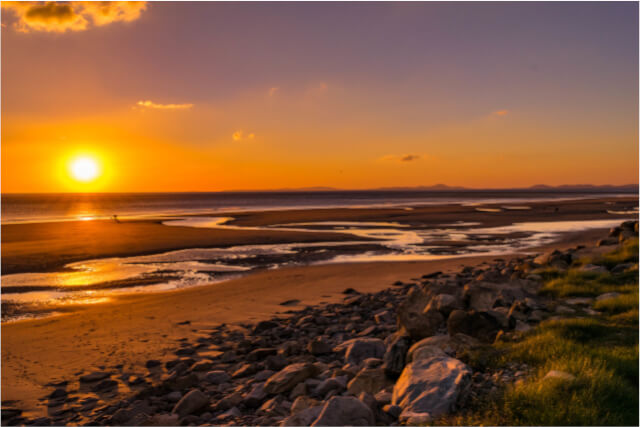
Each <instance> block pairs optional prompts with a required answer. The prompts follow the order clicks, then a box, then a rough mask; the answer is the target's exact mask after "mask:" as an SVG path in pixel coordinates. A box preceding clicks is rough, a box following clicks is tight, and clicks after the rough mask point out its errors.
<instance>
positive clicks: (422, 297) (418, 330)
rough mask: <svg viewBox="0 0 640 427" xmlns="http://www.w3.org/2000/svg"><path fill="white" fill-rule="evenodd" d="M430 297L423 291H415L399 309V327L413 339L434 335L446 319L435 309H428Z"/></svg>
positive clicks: (410, 293)
mask: <svg viewBox="0 0 640 427" xmlns="http://www.w3.org/2000/svg"><path fill="white" fill-rule="evenodd" d="M429 300H430V298H429V296H428V295H427V293H426V292H425V291H423V290H421V289H417V288H416V289H413V290H412V291H411V292H409V294H408V295H407V298H406V299H405V300H404V301H403V302H402V303H401V304H400V305H399V307H398V326H399V327H400V328H401V329H402V330H403V331H405V332H406V333H407V334H408V335H409V336H410V337H411V338H413V339H416V340H417V339H422V338H425V337H428V336H431V335H434V334H435V333H436V332H437V330H438V328H439V327H440V325H441V324H442V323H443V322H444V317H443V316H442V314H440V312H439V311H438V310H436V309H435V308H428V309H427V310H425V308H427V305H428V303H429Z"/></svg>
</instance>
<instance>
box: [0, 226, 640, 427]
mask: <svg viewBox="0 0 640 427" xmlns="http://www.w3.org/2000/svg"><path fill="white" fill-rule="evenodd" d="M637 236H638V222H637V221H627V222H624V223H622V224H621V226H620V227H616V228H614V229H612V230H611V232H610V233H609V236H608V237H606V238H604V239H603V240H601V241H600V242H598V246H599V247H595V248H594V247H575V248H571V249H568V250H565V251H557V250H556V251H553V252H549V253H545V254H542V255H539V256H533V255H531V256H520V257H517V258H511V259H509V260H502V261H496V262H495V263H492V264H490V265H489V264H486V265H483V266H480V267H476V268H472V267H465V268H464V269H462V270H461V271H459V272H457V273H455V274H442V273H434V274H429V275H425V276H423V277H422V278H420V279H419V280H416V281H414V282H412V283H402V282H396V283H394V284H393V285H392V286H390V287H389V288H388V289H386V290H384V291H381V292H377V293H366V294H365V293H359V292H357V291H355V290H353V289H350V288H347V289H345V290H344V300H343V302H341V303H338V304H325V305H318V306H311V307H306V308H304V309H303V310H291V311H289V312H287V313H285V314H284V315H282V316H278V317H274V318H272V319H270V320H266V321H261V322H259V323H256V324H234V325H225V324H222V325H219V326H218V327H216V328H214V329H211V330H199V331H196V332H197V335H198V337H197V338H196V339H195V340H188V339H186V338H185V339H184V340H183V341H182V342H181V343H180V345H179V346H178V347H177V348H176V349H175V357H174V358H172V359H171V360H164V361H161V360H148V361H147V363H146V371H142V370H141V371H138V372H132V371H129V370H127V369H125V368H124V367H123V366H119V367H116V368H115V369H113V370H108V369H105V370H102V371H96V372H92V373H89V374H84V375H81V376H78V378H77V379H76V380H75V381H69V382H67V381H65V382H61V383H56V384H50V389H49V390H47V391H46V396H45V397H44V399H46V400H47V405H48V408H49V411H48V412H49V413H48V416H46V417H42V418H37V419H29V418H26V417H23V416H22V413H21V411H20V410H19V409H17V408H15V407H9V406H6V405H5V404H4V402H3V409H2V424H3V425H21V424H25V425H60V424H67V425H68V424H72V425H74V424H75V425H220V424H227V425H284V426H288V425H291V426H293V425H405V424H425V423H430V422H433V421H436V420H438V419H439V417H442V416H446V415H447V414H451V413H455V412H456V411H462V410H464V409H465V408H466V407H467V406H468V404H469V402H471V401H473V400H474V399H476V398H477V397H478V396H488V395H490V394H491V393H494V392H496V391H497V390H498V389H499V388H501V387H504V386H505V385H507V384H511V383H517V382H518V381H525V380H526V378H527V377H528V376H529V375H530V374H531V371H530V368H529V366H527V365H526V364H512V365H510V366H508V367H507V368H506V369H505V368H500V369H493V368H491V367H490V366H487V367H485V368H483V369H477V368H474V366H473V365H474V364H473V363H470V361H469V360H470V359H471V358H473V357H477V353H482V352H488V351H490V348H491V345H492V344H494V343H496V342H508V341H510V340H515V339H517V338H518V337H519V336H521V335H522V334H526V333H527V332H528V331H530V330H531V329H533V328H536V326H537V325H538V324H539V323H540V322H543V321H545V320H548V319H554V318H565V317H575V316H585V317H589V316H599V315H600V312H598V311H596V310H595V309H594V308H593V303H594V302H595V301H603V300H606V299H607V298H615V297H616V296H617V295H613V294H612V293H609V294H603V295H599V296H597V297H596V298H594V299H591V298H554V297H552V296H550V295H548V294H545V293H544V292H540V291H541V287H542V286H543V283H544V273H545V271H546V269H548V268H553V269H555V270H559V271H562V270H567V269H569V268H576V269H580V270H581V271H588V272H594V273H597V272H603V271H605V272H610V273H612V274H617V273H622V272H628V271H634V269H635V271H637V263H620V264H617V265H613V266H610V267H606V266H602V265H594V264H589V263H584V262H582V261H581V262H579V263H578V260H584V259H587V258H588V257H589V256H590V255H592V254H593V253H597V252H598V251H602V250H604V249H606V248H609V250H610V249H611V248H612V247H614V246H615V245H618V244H620V243H623V242H625V241H626V240H628V239H634V238H637ZM603 269H604V270H603ZM285 305H286V303H285ZM473 355H476V356H473ZM547 375H548V376H550V377H554V378H560V379H562V378H568V377H570V376H571V374H569V373H566V372H562V371H553V370H551V371H549V372H548V373H547ZM123 390H127V391H128V393H127V394H125V393H122V391H123ZM119 391H120V394H119V393H118V392H119ZM43 394H44V393H43ZM123 395H128V397H126V398H124V399H122V396H123Z"/></svg>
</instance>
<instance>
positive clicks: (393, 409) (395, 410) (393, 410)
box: [382, 404, 402, 419]
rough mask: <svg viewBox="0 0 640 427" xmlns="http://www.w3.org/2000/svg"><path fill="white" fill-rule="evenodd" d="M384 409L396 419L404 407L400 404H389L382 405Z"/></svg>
mask: <svg viewBox="0 0 640 427" xmlns="http://www.w3.org/2000/svg"><path fill="white" fill-rule="evenodd" d="M382 410H383V411H384V412H386V413H387V414H389V416H391V418H394V419H397V418H398V417H399V416H400V414H401V413H402V408H401V407H400V406H398V405H390V404H387V405H384V406H383V407H382Z"/></svg>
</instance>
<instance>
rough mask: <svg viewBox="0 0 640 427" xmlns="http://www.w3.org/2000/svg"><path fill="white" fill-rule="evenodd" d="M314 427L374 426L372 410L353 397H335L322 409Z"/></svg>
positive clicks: (313, 424)
mask: <svg viewBox="0 0 640 427" xmlns="http://www.w3.org/2000/svg"><path fill="white" fill-rule="evenodd" d="M311 425H312V426H372V425H375V419H374V416H373V412H371V409H370V408H369V407H368V406H367V405H365V404H364V403H363V402H362V401H360V400H358V399H356V398H355V397H352V396H334V397H332V398H331V399H330V400H329V401H328V402H326V403H325V404H324V406H323V407H322V411H321V412H320V415H318V418H316V420H315V421H314V422H313V423H312V424H311Z"/></svg>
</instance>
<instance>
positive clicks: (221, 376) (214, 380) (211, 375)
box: [204, 371, 231, 385]
mask: <svg viewBox="0 0 640 427" xmlns="http://www.w3.org/2000/svg"><path fill="white" fill-rule="evenodd" d="M204 379H205V380H206V381H208V382H210V383H211V384H215V385H219V384H223V383H226V382H229V380H231V377H230V376H229V374H227V373H226V372H225V371H209V372H207V375H205V377H204Z"/></svg>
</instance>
